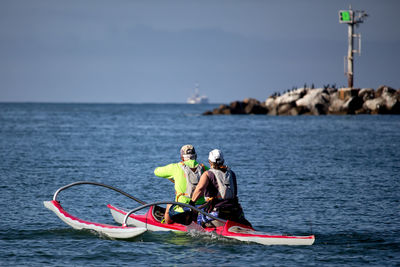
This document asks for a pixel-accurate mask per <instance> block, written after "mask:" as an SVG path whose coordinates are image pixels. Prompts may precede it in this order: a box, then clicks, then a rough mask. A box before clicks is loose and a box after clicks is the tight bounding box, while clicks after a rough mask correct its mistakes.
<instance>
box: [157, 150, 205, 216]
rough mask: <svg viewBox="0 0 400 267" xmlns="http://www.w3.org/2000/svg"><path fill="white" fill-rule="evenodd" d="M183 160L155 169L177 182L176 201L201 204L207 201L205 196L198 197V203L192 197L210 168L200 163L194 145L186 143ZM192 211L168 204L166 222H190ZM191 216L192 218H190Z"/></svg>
mask: <svg viewBox="0 0 400 267" xmlns="http://www.w3.org/2000/svg"><path fill="white" fill-rule="evenodd" d="M180 154H181V160H182V161H181V162H178V163H171V164H168V165H166V166H163V167H158V168H156V169H155V170H154V174H155V175H156V176H159V177H162V178H167V179H168V180H170V181H172V182H173V183H175V194H176V197H175V201H176V202H181V203H185V204H190V205H193V206H194V205H201V204H204V203H205V200H204V197H203V196H201V197H200V198H199V199H197V201H196V203H193V202H191V197H192V194H193V192H194V189H195V188H196V185H197V184H198V183H199V180H200V176H201V175H202V174H203V173H204V172H205V171H206V170H208V168H207V167H205V166H204V165H203V164H199V163H198V162H197V161H196V159H197V154H196V150H195V149H194V147H193V146H192V145H184V146H183V147H182V148H181V150H180ZM191 214H192V213H191V211H190V209H187V208H182V207H180V206H178V205H167V209H166V211H165V223H168V224H170V223H174V222H177V223H182V224H190V222H191V220H192V218H191ZM189 217H190V218H189Z"/></svg>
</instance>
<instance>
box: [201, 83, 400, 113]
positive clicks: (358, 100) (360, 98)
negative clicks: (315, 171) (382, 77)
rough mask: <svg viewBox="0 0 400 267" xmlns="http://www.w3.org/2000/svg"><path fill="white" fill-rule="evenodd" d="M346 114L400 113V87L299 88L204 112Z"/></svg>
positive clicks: (248, 99) (236, 102)
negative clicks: (262, 100)
mask: <svg viewBox="0 0 400 267" xmlns="http://www.w3.org/2000/svg"><path fill="white" fill-rule="evenodd" d="M234 114H265V115H345V114H400V89H398V90H396V89H393V88H391V87H389V86H380V87H379V88H378V89H376V90H374V89H372V88H363V89H350V88H341V89H336V88H316V89H311V88H299V89H295V90H292V91H289V92H287V93H285V94H283V95H273V96H270V97H269V98H268V99H267V100H266V101H265V102H260V101H258V100H256V99H253V98H247V99H244V100H243V101H234V102H232V103H230V104H229V105H221V106H219V107H218V108H215V109H214V110H212V111H206V112H204V113H203V115H234Z"/></svg>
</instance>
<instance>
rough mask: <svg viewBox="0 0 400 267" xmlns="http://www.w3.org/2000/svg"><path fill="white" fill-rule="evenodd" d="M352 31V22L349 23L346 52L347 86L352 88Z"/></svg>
mask: <svg viewBox="0 0 400 267" xmlns="http://www.w3.org/2000/svg"><path fill="white" fill-rule="evenodd" d="M353 31H354V22H351V23H349V48H348V52H347V83H348V87H349V88H353V80H354V78H353V73H354V72H353V43H354V40H353Z"/></svg>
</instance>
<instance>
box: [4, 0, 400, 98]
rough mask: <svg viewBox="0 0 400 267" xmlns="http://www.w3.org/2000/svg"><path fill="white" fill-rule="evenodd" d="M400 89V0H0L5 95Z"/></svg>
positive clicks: (257, 94)
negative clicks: (356, 49) (351, 25)
mask: <svg viewBox="0 0 400 267" xmlns="http://www.w3.org/2000/svg"><path fill="white" fill-rule="evenodd" d="M350 4H351V5H352V8H353V10H364V11H366V13H367V14H369V17H367V18H366V20H365V22H364V23H362V24H360V26H359V27H357V28H356V30H355V31H356V33H361V35H362V38H361V39H362V46H361V55H359V56H358V55H356V56H355V59H354V86H355V87H357V88H375V89H376V88H377V87H379V86H380V85H388V86H391V87H393V88H396V89H397V88H400V69H399V67H398V66H399V62H400V16H399V15H398V12H399V11H400V1H398V0H380V1H377V0H352V1H348V0H335V1H329V0H265V1H261V0H229V1H228V0H226V1H225V0H215V1H209V0H203V1H192V0H180V1H176V0H160V1H155V0H142V1H135V0H126V1H125V0H115V1H111V0H108V1H103V0H69V1H62V0H35V1H32V0H0V102H66V103H75V102H76V103H82V102H83V103H185V102H186V100H187V98H188V97H189V96H191V95H192V94H193V93H194V88H195V86H196V84H198V86H199V92H200V94H202V95H207V96H208V97H209V100H210V102H211V103H229V102H231V101H235V100H243V99H245V98H248V97H251V98H256V99H258V100H260V101H264V100H265V99H266V98H268V97H269V96H270V95H272V94H273V93H275V92H284V91H286V90H288V89H292V88H294V87H296V88H297V87H303V86H304V84H307V85H311V84H314V86H315V87H322V86H324V85H328V84H330V85H332V84H335V85H336V86H338V87H340V86H346V85H347V77H346V76H345V75H344V56H345V55H346V54H347V46H348V40H347V30H348V29H347V27H348V26H347V25H346V24H340V23H339V17H338V11H339V10H346V9H348V8H349V5H350Z"/></svg>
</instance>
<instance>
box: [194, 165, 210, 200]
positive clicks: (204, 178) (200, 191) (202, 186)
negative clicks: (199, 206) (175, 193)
mask: <svg viewBox="0 0 400 267" xmlns="http://www.w3.org/2000/svg"><path fill="white" fill-rule="evenodd" d="M207 185H208V171H207V172H205V173H203V174H202V175H201V177H200V181H199V183H198V184H197V186H196V189H195V190H194V192H193V195H192V201H193V202H196V201H197V200H198V199H199V198H200V197H201V196H203V195H204V191H205V190H206V188H207Z"/></svg>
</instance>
